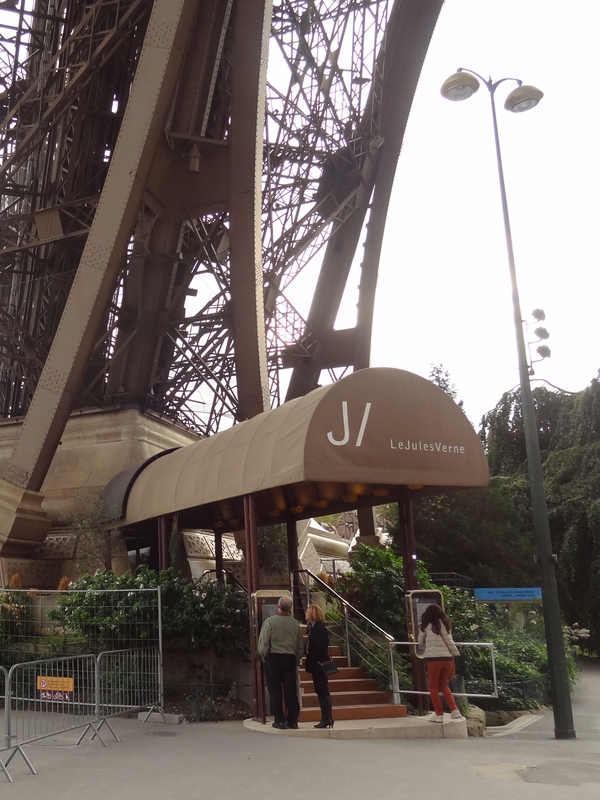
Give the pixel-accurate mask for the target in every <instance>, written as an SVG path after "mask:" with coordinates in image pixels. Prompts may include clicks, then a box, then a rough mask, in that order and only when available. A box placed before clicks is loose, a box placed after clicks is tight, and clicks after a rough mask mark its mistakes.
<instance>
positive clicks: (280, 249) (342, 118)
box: [0, 0, 440, 433]
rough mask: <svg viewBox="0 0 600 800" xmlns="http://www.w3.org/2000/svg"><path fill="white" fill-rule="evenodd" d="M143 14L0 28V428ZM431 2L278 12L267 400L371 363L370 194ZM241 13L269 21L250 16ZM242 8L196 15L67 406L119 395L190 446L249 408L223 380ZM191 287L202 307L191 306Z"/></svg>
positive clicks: (268, 136) (65, 278) (42, 333)
mask: <svg viewBox="0 0 600 800" xmlns="http://www.w3.org/2000/svg"><path fill="white" fill-rule="evenodd" d="M152 5H153V3H152V2H151V0H129V1H128V0H119V1H118V2H117V0H114V2H110V1H107V0H104V1H103V2H100V1H98V2H92V3H90V2H84V0H37V2H33V3H30V2H28V3H24V2H22V3H20V4H17V6H22V9H21V12H20V13H19V14H17V13H8V12H6V13H4V14H3V16H2V18H1V19H0V27H2V28H3V30H2V34H3V40H2V50H1V51H0V81H1V82H2V83H3V85H4V87H5V91H0V111H1V110H2V109H4V111H5V118H4V121H3V123H2V124H1V125H0V131H1V138H0V178H1V179H2V181H3V198H2V201H1V206H2V208H1V210H0V299H1V300H2V305H3V307H4V308H5V309H6V311H7V314H8V319H12V320H13V321H14V322H13V326H12V329H9V330H6V327H3V328H2V329H0V355H1V366H0V371H1V375H0V378H1V380H0V413H1V414H2V415H4V416H20V415H23V414H25V413H26V411H27V409H28V408H29V404H30V402H31V398H32V396H33V391H34V389H35V386H36V383H37V381H38V380H39V376H40V372H41V365H42V364H43V363H44V362H45V360H46V358H47V354H48V351H49V349H50V346H51V343H52V341H53V339H54V336H55V334H56V331H57V329H58V325H59V322H60V318H61V315H62V312H63V309H64V305H65V303H66V299H67V296H68V292H69V289H70V286H71V284H72V281H73V277H74V275H75V272H76V269H77V266H78V264H79V261H80V258H81V253H82V250H83V247H84V245H85V240H86V237H87V236H88V234H89V230H90V226H91V224H92V221H93V218H94V215H95V212H96V208H97V204H98V197H99V192H100V191H101V189H102V187H103V186H104V182H105V180H106V174H107V169H108V166H109V164H110V161H111V158H112V153H113V150H114V145H115V142H116V137H117V135H118V131H119V129H120V125H121V122H122V117H123V113H124V109H125V107H126V103H127V99H128V97H129V93H130V91H131V82H132V80H133V76H134V74H135V70H136V68H137V63H138V59H139V52H140V48H141V42H142V39H143V36H144V32H145V28H146V24H147V20H148V17H149V14H150V11H151V8H152ZM439 6H440V3H439V2H438V1H437V0H431V2H426V3H423V2H420V1H417V0H397V2H396V3H395V4H392V2H391V0H379V1H376V0H367V2H365V0H360V2H359V1H358V0H350V1H346V2H341V3H340V2H337V1H336V0H315V1H313V0H301V1H297V0H294V2H291V1H290V0H283V2H275V4H274V7H273V13H272V21H271V31H270V40H271V41H270V71H269V80H268V82H267V86H266V99H267V102H266V119H265V125H264V135H263V142H264V146H263V151H262V155H263V169H262V189H263V191H262V201H261V203H262V211H261V214H262V221H261V236H262V254H261V256H262V272H263V297H264V316H265V322H266V348H267V350H266V356H267V369H268V376H269V377H268V385H269V388H270V393H271V404H277V403H278V402H280V401H281V391H282V387H281V376H282V372H281V370H282V367H283V366H287V367H290V366H292V367H293V375H292V379H291V384H290V387H289V390H288V396H293V395H297V394H302V393H304V392H305V391H308V390H309V389H310V388H312V387H313V386H314V385H315V384H316V383H317V382H318V378H319V372H320V370H321V369H322V368H329V369H335V368H337V367H339V368H342V369H343V368H347V367H350V368H353V367H356V366H364V365H365V364H366V363H368V349H369V341H370V313H371V312H370V309H372V295H373V291H374V283H375V279H376V269H377V255H378V244H377V240H378V239H379V240H380V238H381V235H380V229H382V224H383V220H384V219H385V212H386V208H387V198H386V196H385V194H386V191H387V189H386V191H384V190H383V188H382V187H383V186H384V185H385V184H388V183H389V182H390V180H391V176H392V175H393V172H394V167H395V160H396V158H397V153H398V150H399V143H400V141H401V138H402V132H403V127H404V122H405V118H406V114H407V113H408V108H409V107H410V100H411V98H412V92H413V90H414V85H415V82H416V78H417V76H418V71H419V69H420V65H421V62H422V58H423V55H424V52H425V49H426V46H427V43H428V40H429V37H430V34H431V31H432V29H433V25H434V24H435V19H436V16H437V13H438V11H439ZM250 7H251V9H252V12H251V13H252V14H256V17H257V19H262V18H264V13H265V5H264V3H263V2H254V3H251V4H250ZM27 9H29V11H28V10H27ZM237 13H238V12H237V5H236V3H235V2H233V0H202V1H201V2H199V3H198V15H197V17H196V20H195V23H194V25H193V26H191V27H192V28H193V30H192V32H191V39H190V46H189V49H188V52H187V55H186V62H185V65H184V67H183V69H182V72H181V75H180V78H179V80H178V86H177V90H176V92H174V96H173V104H172V107H171V112H170V114H169V117H168V119H167V121H166V125H165V137H164V139H162V140H161V141H160V142H159V145H158V148H157V153H156V156H155V162H154V164H153V167H152V171H151V176H150V180H149V184H148V187H147V189H146V192H145V195H144V199H143V204H142V205H141V206H140V210H139V213H138V222H137V225H136V227H135V230H134V232H133V238H132V239H131V241H130V245H129V248H128V256H126V255H125V254H124V259H123V266H122V269H121V272H120V278H119V281H118V284H117V286H116V288H115V291H114V293H113V303H112V306H111V308H110V309H109V311H108V313H107V314H106V315H105V316H104V318H103V319H104V321H103V322H102V325H101V330H100V331H99V332H98V335H97V339H96V347H95V349H94V351H93V353H92V355H91V359H90V363H89V366H88V369H87V371H86V373H85V375H84V377H83V382H82V386H81V388H80V392H79V395H78V397H77V400H76V402H77V404H78V405H80V406H86V405H87V406H90V405H91V406H94V405H106V404H107V403H108V404H110V403H123V402H127V403H134V404H136V405H139V406H140V407H142V408H152V409H155V410H157V411H160V412H161V413H164V414H166V415H167V416H171V417H173V418H176V419H179V420H180V421H182V422H184V423H185V424H188V425H190V426H192V427H194V428H197V429H198V430H200V431H201V432H204V433H210V432H214V431H216V430H218V429H219V427H220V426H221V424H222V419H223V417H224V416H225V417H233V418H234V419H237V418H240V417H241V416H247V414H248V413H252V412H247V411H246V412H243V411H240V407H239V406H240V403H239V397H238V395H239V390H240V386H239V382H238V369H239V368H240V364H243V363H246V359H245V358H244V357H243V354H241V353H238V352H237V351H238V350H240V348H241V349H244V347H246V344H247V342H246V340H247V338H248V335H247V334H236V332H235V330H234V325H233V314H234V311H233V305H232V295H231V252H230V245H231V227H232V226H231V219H230V213H231V211H230V207H231V200H232V197H231V180H232V178H231V163H232V155H231V150H232V130H231V104H232V86H233V81H234V72H233V65H234V64H235V41H236V32H237V27H238V22H237V20H238V17H237ZM1 88H2V86H1V85H0V89H1ZM251 113H254V112H251ZM386 120H387V122H386ZM255 123H256V124H260V123H259V121H258V118H257V119H256V120H255ZM382 126H387V127H386V130H385V131H383V129H382ZM382 161H385V163H386V167H385V169H382V168H381V164H382ZM195 170H197V171H195ZM367 222H368V226H367V224H366V223H367ZM375 231H378V233H375ZM233 235H234V236H235V235H236V233H235V231H234V233H233ZM369 237H370V240H371V241H370V244H369V253H370V255H369V258H368V259H367V257H366V255H367V251H366V250H365V258H364V260H363V267H362V278H361V287H360V294H359V297H358V300H359V305H358V323H357V326H356V328H354V329H352V331H351V332H343V333H340V332H336V331H334V329H333V325H334V321H335V317H336V315H337V312H338V309H339V305H340V302H341V297H342V295H343V291H344V288H345V284H346V280H347V276H348V271H349V267H350V264H351V262H352V260H353V258H354V255H355V253H356V252H357V249H358V248H359V247H360V245H361V244H363V245H366V244H367V241H368V240H369ZM255 260H260V259H256V258H255ZM367 261H368V262H369V263H367ZM319 264H321V269H320V272H321V277H320V279H319V280H318V282H317V284H316V287H317V288H315V289H313V290H312V291H313V293H314V302H313V307H312V310H311V311H310V312H309V314H308V318H307V317H306V315H305V313H303V312H301V311H300V310H299V309H301V308H305V307H306V305H307V304H306V300H305V294H306V292H307V288H306V287H305V286H302V280H303V279H302V276H303V273H304V272H305V270H306V268H307V267H309V268H311V269H313V270H314V269H315V265H317V269H318V265H319ZM297 287H298V288H297ZM308 291H309V292H310V291H311V289H310V288H309V289H308ZM190 294H196V295H197V299H196V301H194V302H193V304H192V303H191V302H190ZM242 316H245V315H242ZM259 327H260V322H259ZM9 328H10V325H9ZM102 329H103V330H102ZM21 333H23V335H24V336H27V340H26V341H27V346H26V347H24V349H20V348H19V341H21V340H20V339H19V336H20V335H21ZM237 335H239V337H240V338H239V340H238V339H237ZM250 338H254V335H251V337H250ZM22 341H23V343H24V345H25V339H23V340H22ZM248 346H250V345H249V344H248ZM252 346H255V347H256V346H257V344H256V343H255V344H254V345H252ZM257 358H258V361H256V363H257V364H258V363H259V362H260V360H261V357H258V356H257ZM260 369H263V370H264V367H262V368H260ZM252 380H254V377H253V378H252ZM259 383H260V384H261V387H262V386H264V378H263V379H260V380H259ZM261 391H262V388H261Z"/></svg>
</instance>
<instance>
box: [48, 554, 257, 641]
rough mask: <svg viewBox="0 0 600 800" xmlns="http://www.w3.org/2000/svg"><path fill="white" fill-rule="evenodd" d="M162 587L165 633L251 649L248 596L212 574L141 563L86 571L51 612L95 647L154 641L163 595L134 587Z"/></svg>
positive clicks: (74, 633) (60, 622) (61, 597)
mask: <svg viewBox="0 0 600 800" xmlns="http://www.w3.org/2000/svg"><path fill="white" fill-rule="evenodd" d="M159 586H160V587H161V612H162V631H163V638H165V639H174V638H177V637H182V636H185V637H186V638H188V640H189V643H190V646H191V647H192V648H195V649H203V648H206V649H209V650H211V651H214V652H215V653H216V654H217V655H223V654H224V653H226V652H230V651H235V650H238V651H243V652H247V651H248V647H249V639H248V606H247V601H246V599H245V598H244V597H240V596H238V595H236V594H234V593H233V592H232V591H231V590H229V589H228V588H227V587H226V586H223V585H222V584H219V583H216V582H214V581H210V580H201V581H188V580H186V579H185V578H184V577H183V575H182V574H181V573H179V572H177V571H175V570H173V569H167V570H163V571H162V572H160V573H157V572H155V571H154V570H151V569H149V568H148V567H141V568H140V569H139V570H138V572H137V574H136V575H123V576H121V577H117V576H116V575H115V574H114V573H113V572H111V571H110V570H105V569H102V570H98V572H96V574H95V575H84V576H83V577H82V578H80V579H79V580H78V581H76V582H75V583H73V584H72V585H71V589H72V590H80V591H72V592H69V593H67V594H65V595H61V596H60V597H59V598H58V607H57V608H56V609H55V610H53V611H52V612H50V615H49V616H51V618H52V619H54V620H55V621H57V622H58V623H59V625H60V626H61V627H62V629H63V630H64V631H65V632H66V633H67V634H70V635H72V636H74V637H76V638H77V639H79V640H80V641H82V642H86V643H89V644H90V646H91V648H92V649H93V650H95V651H98V650H103V649H125V648H130V647H142V646H151V645H153V644H156V643H157V642H158V608H157V603H158V598H157V595H156V594H150V595H145V594H141V593H138V592H135V591H113V590H117V589H119V590H127V589H130V590H134V589H156V588H158V587H159Z"/></svg>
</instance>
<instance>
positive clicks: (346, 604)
mask: <svg viewBox="0 0 600 800" xmlns="http://www.w3.org/2000/svg"><path fill="white" fill-rule="evenodd" d="M293 572H294V574H300V573H304V574H306V575H310V577H311V578H312V579H313V580H314V581H316V582H317V583H318V584H320V586H322V587H323V589H325V591H327V592H329V594H332V595H333V596H334V597H335V599H336V600H339V602H340V603H341V604H342V605H343V606H344V608H346V609H348V611H351V612H352V613H353V614H356V616H357V617H360V618H361V619H363V620H364V621H365V622H367V623H368V624H369V625H370V626H371V627H372V628H375V630H376V631H377V632H378V633H380V634H381V635H382V636H384V637H385V638H386V639H387V640H388V642H393V641H394V637H393V636H392V634H391V633H387V632H386V631H384V630H383V628H380V627H379V625H376V624H375V623H374V622H373V621H372V620H370V619H369V618H368V617H366V616H365V615H364V614H363V613H362V612H361V611H359V610H358V609H357V608H354V606H353V605H351V604H350V603H349V602H348V601H347V600H346V598H345V597H342V595H341V594H338V593H337V592H336V591H335V589H332V588H331V586H329V584H327V583H325V581H323V580H321V578H319V576H318V575H315V573H314V572H311V571H310V570H309V569H295V570H293Z"/></svg>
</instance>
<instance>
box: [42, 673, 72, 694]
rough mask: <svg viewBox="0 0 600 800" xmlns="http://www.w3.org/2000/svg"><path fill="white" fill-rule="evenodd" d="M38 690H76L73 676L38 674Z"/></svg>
mask: <svg viewBox="0 0 600 800" xmlns="http://www.w3.org/2000/svg"><path fill="white" fill-rule="evenodd" d="M37 688H38V691H48V692H72V691H73V690H74V688H75V687H74V681H73V678H55V677H52V676H46V675H38V676H37Z"/></svg>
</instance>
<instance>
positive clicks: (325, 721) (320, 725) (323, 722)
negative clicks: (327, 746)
mask: <svg viewBox="0 0 600 800" xmlns="http://www.w3.org/2000/svg"><path fill="white" fill-rule="evenodd" d="M313 728H333V720H332V721H331V722H330V721H329V720H328V719H322V720H321V722H319V723H318V724H317V725H313Z"/></svg>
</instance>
